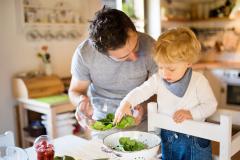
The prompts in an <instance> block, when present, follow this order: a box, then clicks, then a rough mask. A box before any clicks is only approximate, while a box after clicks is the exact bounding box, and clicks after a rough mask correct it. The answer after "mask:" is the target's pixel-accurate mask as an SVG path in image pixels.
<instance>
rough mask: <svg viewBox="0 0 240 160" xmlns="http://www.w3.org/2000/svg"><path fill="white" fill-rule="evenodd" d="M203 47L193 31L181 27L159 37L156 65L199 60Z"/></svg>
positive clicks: (155, 54)
mask: <svg viewBox="0 0 240 160" xmlns="http://www.w3.org/2000/svg"><path fill="white" fill-rule="evenodd" d="M200 51H201V45H200V43H199V41H198V40H197V38H196V36H195V34H194V33H193V31H191V30H190V29H189V28H185V27H179V28H173V29H170V30H168V31H166V32H164V33H163V34H162V35H161V36H159V38H158V40H157V43H156V46H155V52H154V53H153V59H154V60H155V61H156V63H157V64H158V63H176V62H182V61H184V62H189V63H196V62H197V61H198V60H199V57H200Z"/></svg>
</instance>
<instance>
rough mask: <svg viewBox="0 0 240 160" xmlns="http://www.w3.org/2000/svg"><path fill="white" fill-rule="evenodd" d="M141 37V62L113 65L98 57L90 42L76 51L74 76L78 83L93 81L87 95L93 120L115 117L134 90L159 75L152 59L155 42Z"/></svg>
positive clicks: (102, 57)
mask: <svg viewBox="0 0 240 160" xmlns="http://www.w3.org/2000/svg"><path fill="white" fill-rule="evenodd" d="M138 34H139V48H138V51H137V54H138V57H139V58H138V59H137V60H136V61H121V62H117V61H114V60H113V59H111V58H110V57H108V56H106V55H104V54H102V53H99V52H98V51H97V50H96V49H95V48H94V47H93V45H92V44H91V41H90V40H86V41H84V42H83V43H81V44H80V45H79V46H78V48H77V49H76V51H75V53H74V55H73V59H72V66H71V73H72V76H74V77H75V78H76V79H78V80H82V81H90V86H89V92H88V94H89V97H90V98H91V103H92V105H93V107H94V114H93V119H96V120H97V119H101V118H104V117H105V115H106V113H114V112H115V111H116V109H117V107H118V106H119V103H120V101H121V100H122V99H123V98H124V97H125V96H126V95H127V94H128V93H129V92H130V91H131V90H132V89H134V88H136V87H137V86H139V85H141V84H142V83H143V82H144V81H145V80H146V79H147V78H148V76H151V75H152V74H153V73H155V72H156V71H157V65H156V64H155V63H154V61H153V60H152V58H151V56H150V54H151V52H153V47H154V43H155V41H154V40H153V39H152V38H151V37H150V36H148V35H146V34H144V33H138Z"/></svg>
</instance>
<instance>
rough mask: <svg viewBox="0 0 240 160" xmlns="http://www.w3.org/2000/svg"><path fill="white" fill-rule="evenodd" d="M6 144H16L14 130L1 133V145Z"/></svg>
mask: <svg viewBox="0 0 240 160" xmlns="http://www.w3.org/2000/svg"><path fill="white" fill-rule="evenodd" d="M4 146H15V143H14V135H13V132H11V131H7V132H5V133H4V134H0V147H4Z"/></svg>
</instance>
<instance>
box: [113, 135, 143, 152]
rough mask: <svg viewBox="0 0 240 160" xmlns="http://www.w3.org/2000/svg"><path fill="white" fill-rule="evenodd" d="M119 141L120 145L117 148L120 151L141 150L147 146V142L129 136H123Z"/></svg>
mask: <svg viewBox="0 0 240 160" xmlns="http://www.w3.org/2000/svg"><path fill="white" fill-rule="evenodd" d="M119 143H120V145H119V146H117V148H115V149H118V150H120V151H140V150H143V149H145V148H147V145H146V144H144V143H142V142H140V141H137V140H135V139H130V138H129V137H121V138H120V139H119Z"/></svg>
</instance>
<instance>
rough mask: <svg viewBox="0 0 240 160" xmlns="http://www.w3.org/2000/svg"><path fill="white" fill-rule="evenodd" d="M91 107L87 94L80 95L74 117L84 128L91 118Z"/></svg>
mask: <svg viewBox="0 0 240 160" xmlns="http://www.w3.org/2000/svg"><path fill="white" fill-rule="evenodd" d="M92 115H93V108H92V106H91V103H90V101H89V98H88V97H87V96H82V99H81V101H80V104H79V105H78V106H77V108H76V112H75V117H76V119H77V121H78V123H79V124H80V125H81V127H83V128H84V129H87V128H88V127H89V124H90V121H91V120H92Z"/></svg>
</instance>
